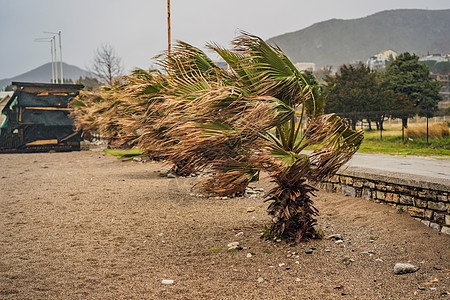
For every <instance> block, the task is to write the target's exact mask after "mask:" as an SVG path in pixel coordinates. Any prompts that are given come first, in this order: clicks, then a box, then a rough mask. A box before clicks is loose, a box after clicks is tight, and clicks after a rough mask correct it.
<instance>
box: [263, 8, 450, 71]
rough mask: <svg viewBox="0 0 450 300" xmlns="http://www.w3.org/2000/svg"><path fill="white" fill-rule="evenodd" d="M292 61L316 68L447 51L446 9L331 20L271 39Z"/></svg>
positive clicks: (449, 17)
mask: <svg viewBox="0 0 450 300" xmlns="http://www.w3.org/2000/svg"><path fill="white" fill-rule="evenodd" d="M268 42H269V43H275V44H277V45H278V46H279V47H280V48H281V49H282V50H283V51H284V52H285V53H286V54H287V55H288V56H289V58H290V59H291V60H292V61H293V62H314V63H316V67H317V68H320V67H323V66H326V65H332V66H333V67H339V66H340V65H342V64H344V63H352V62H356V61H364V62H365V61H366V60H367V59H368V58H369V57H371V56H373V55H374V54H377V53H378V52H380V51H382V50H387V49H392V50H394V51H396V52H397V53H402V52H405V51H408V52H414V53H416V54H418V55H422V54H427V53H448V52H449V51H450V9H447V10H417V9H401V10H389V11H383V12H379V13H376V14H373V15H370V16H368V17H365V18H360V19H353V20H338V19H332V20H328V21H325V22H321V23H316V24H314V25H312V26H310V27H307V28H305V29H302V30H299V31H295V32H291V33H286V34H283V35H279V36H276V37H273V38H271V39H269V40H268Z"/></svg>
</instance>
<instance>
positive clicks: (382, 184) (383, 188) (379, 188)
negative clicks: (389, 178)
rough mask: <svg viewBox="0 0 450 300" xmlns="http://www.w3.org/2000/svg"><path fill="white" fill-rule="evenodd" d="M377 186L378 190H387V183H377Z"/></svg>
mask: <svg viewBox="0 0 450 300" xmlns="http://www.w3.org/2000/svg"><path fill="white" fill-rule="evenodd" d="M375 187H376V188H377V190H379V191H385V190H386V185H385V184H384V183H377V184H376V185H375Z"/></svg>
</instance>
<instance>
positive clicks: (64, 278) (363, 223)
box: [0, 151, 450, 299]
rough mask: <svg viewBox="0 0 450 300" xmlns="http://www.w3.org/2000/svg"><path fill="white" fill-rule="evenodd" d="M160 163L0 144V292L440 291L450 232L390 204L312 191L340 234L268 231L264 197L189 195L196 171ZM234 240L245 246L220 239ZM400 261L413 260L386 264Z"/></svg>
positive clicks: (91, 295) (332, 295)
mask: <svg viewBox="0 0 450 300" xmlns="http://www.w3.org/2000/svg"><path fill="white" fill-rule="evenodd" d="M161 168H162V165H161V164H160V163H156V162H148V163H137V162H132V161H129V162H121V161H119V160H117V159H116V158H114V157H111V156H104V155H103V153H102V152H92V151H90V152H72V153H40V154H2V155H0V179H1V180H0V191H1V192H0V214H1V215H0V229H1V230H0V242H1V244H0V245H1V246H0V298H2V299H56V298H58V299H336V298H343V299H444V298H445V299H450V297H449V295H448V294H447V291H449V290H450V280H449V277H450V272H449V269H450V255H449V254H450V236H448V235H443V234H440V233H438V232H436V231H434V230H432V229H430V228H428V227H426V226H424V225H422V224H421V223H420V222H417V221H416V220H414V219H412V218H410V217H409V216H408V215H407V214H406V213H402V214H398V213H397V211H396V209H395V208H393V207H390V206H385V205H382V204H378V203H374V202H370V201H365V200H362V199H357V198H351V197H345V196H342V195H335V194H327V193H323V192H320V193H319V194H318V197H317V199H316V206H317V207H318V208H319V209H320V212H321V217H320V218H319V226H320V227H321V228H322V229H323V230H324V231H325V235H330V234H336V233H339V234H341V235H342V236H343V238H344V242H343V243H340V244H336V243H335V241H334V240H331V239H322V240H312V241H307V242H302V243H300V244H299V245H297V246H294V245H289V244H286V243H284V242H281V243H276V242H267V241H264V240H262V239H260V234H261V230H262V229H263V228H264V224H267V223H268V222H269V217H268V215H267V214H266V212H265V210H266V207H267V203H264V202H263V199H262V198H260V197H258V198H233V199H225V200H224V199H213V198H198V197H195V196H192V195H191V187H192V185H193V184H195V182H197V181H198V178H173V179H170V178H163V177H159V176H158V174H157V173H155V172H154V171H157V170H160V169H161ZM256 186H257V187H264V188H265V189H266V190H267V189H268V186H269V181H268V180H267V179H265V180H262V181H261V182H260V183H258V184H257V185H256ZM248 207H255V208H256V210H255V211H254V212H251V213H249V212H247V208H248ZM241 232H242V233H241ZM371 239H372V240H373V242H370V240H371ZM234 241H237V242H239V243H240V245H241V246H242V247H243V248H244V249H243V250H241V251H235V252H233V251H227V244H228V243H230V242H234ZM311 248H312V249H314V250H313V252H312V254H307V253H305V251H306V250H308V249H311ZM248 253H252V256H251V257H247V256H248ZM398 262H410V263H412V264H414V265H416V266H418V267H420V269H419V271H417V272H416V273H410V274H403V275H394V273H393V267H394V265H395V263H398ZM166 279H170V280H174V283H173V284H171V285H165V284H162V280H166Z"/></svg>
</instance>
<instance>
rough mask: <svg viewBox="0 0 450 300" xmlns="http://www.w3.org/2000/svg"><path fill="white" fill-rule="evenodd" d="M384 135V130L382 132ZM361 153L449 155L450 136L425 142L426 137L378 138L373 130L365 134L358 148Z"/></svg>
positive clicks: (393, 136)
mask: <svg viewBox="0 0 450 300" xmlns="http://www.w3.org/2000/svg"><path fill="white" fill-rule="evenodd" d="M383 135H384V132H383ZM358 152H361V153H383V154H407V155H418V156H433V155H435V156H449V155H450V136H446V137H443V138H442V139H429V143H428V144H427V140H426V138H416V139H411V138H410V139H408V138H405V141H402V137H401V135H400V136H399V135H392V136H389V135H387V136H383V139H382V140H380V137H379V132H378V135H377V133H376V132H375V134H374V133H373V132H370V133H369V134H367V133H366V134H365V138H364V141H363V143H362V145H361V147H360V148H359V150H358Z"/></svg>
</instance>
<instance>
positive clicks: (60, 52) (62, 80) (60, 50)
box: [58, 30, 64, 83]
mask: <svg viewBox="0 0 450 300" xmlns="http://www.w3.org/2000/svg"><path fill="white" fill-rule="evenodd" d="M58 34H59V58H60V60H61V83H64V76H63V60H62V46H61V30H60V31H59V32H58Z"/></svg>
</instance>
